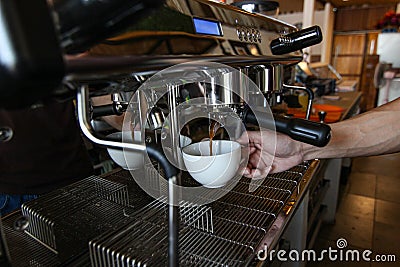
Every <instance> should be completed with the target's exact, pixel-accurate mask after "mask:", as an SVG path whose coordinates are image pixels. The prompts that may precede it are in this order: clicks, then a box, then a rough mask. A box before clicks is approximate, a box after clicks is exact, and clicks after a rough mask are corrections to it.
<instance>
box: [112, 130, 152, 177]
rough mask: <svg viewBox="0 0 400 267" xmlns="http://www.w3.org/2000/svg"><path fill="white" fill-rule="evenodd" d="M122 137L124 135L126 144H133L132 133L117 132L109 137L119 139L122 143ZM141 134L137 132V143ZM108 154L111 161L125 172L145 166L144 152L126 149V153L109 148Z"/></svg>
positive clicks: (135, 135)
mask: <svg viewBox="0 0 400 267" xmlns="http://www.w3.org/2000/svg"><path fill="white" fill-rule="evenodd" d="M122 135H124V141H125V142H132V141H133V139H132V134H131V132H128V131H127V132H123V133H122V132H116V133H112V134H110V135H108V137H111V138H117V139H118V140H121V141H122ZM140 137H141V132H139V131H137V132H136V131H135V132H134V138H135V140H137V141H140ZM107 152H108V154H109V155H110V157H111V159H112V160H113V161H114V162H115V163H116V164H118V165H119V166H121V167H122V168H124V169H125V170H134V169H137V168H140V167H143V166H144V152H140V151H133V150H132V151H131V150H128V149H125V151H124V150H123V149H122V148H121V149H118V148H107Z"/></svg>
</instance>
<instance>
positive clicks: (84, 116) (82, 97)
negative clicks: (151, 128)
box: [76, 85, 146, 151]
mask: <svg viewBox="0 0 400 267" xmlns="http://www.w3.org/2000/svg"><path fill="white" fill-rule="evenodd" d="M88 91H89V88H88V86H87V85H82V86H81V87H80V88H79V89H78V90H77V98H76V101H77V102H76V103H77V109H78V121H79V126H80V128H81V130H82V132H83V134H84V135H85V136H86V137H87V138H88V139H89V140H90V141H92V142H93V143H96V144H99V145H103V146H107V147H113V148H127V149H132V150H137V151H144V150H146V146H144V145H139V144H133V143H126V142H114V141H108V140H103V139H100V138H98V137H96V136H95V133H94V130H93V128H92V126H91V124H90V121H89V109H88V103H89V93H88Z"/></svg>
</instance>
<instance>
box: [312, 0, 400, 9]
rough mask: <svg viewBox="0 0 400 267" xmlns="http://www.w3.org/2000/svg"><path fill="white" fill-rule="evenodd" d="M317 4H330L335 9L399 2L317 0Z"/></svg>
mask: <svg viewBox="0 0 400 267" xmlns="http://www.w3.org/2000/svg"><path fill="white" fill-rule="evenodd" d="M317 1H319V2H322V3H325V2H331V3H332V5H333V6H335V7H339V8H340V7H348V6H363V5H369V6H374V5H396V4H397V3H399V2H400V1H399V0H348V1H343V0H326V1H325V0H317Z"/></svg>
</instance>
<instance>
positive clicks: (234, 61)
mask: <svg viewBox="0 0 400 267" xmlns="http://www.w3.org/2000/svg"><path fill="white" fill-rule="evenodd" d="M39 2H40V3H39V4H37V3H35V5H34V4H32V3H30V2H29V1H13V3H5V2H3V3H2V4H1V8H0V11H1V13H2V14H4V16H5V18H6V19H7V21H9V22H19V23H14V24H5V23H3V25H2V27H3V28H5V29H6V31H5V32H6V33H7V35H5V37H2V39H1V42H2V43H5V44H8V45H9V46H10V49H9V51H10V52H11V53H10V55H8V57H5V56H4V57H2V65H3V66H5V68H4V69H5V70H4V71H3V70H2V75H4V78H2V79H1V82H2V86H1V87H0V88H1V91H0V94H1V95H2V98H1V102H0V104H1V106H3V107H5V108H15V107H21V106H25V105H29V104H31V103H33V102H34V101H36V100H38V99H40V98H41V97H43V96H47V95H54V96H56V97H71V95H72V96H75V97H76V104H77V114H78V120H79V125H80V128H81V130H82V133H83V134H84V135H85V136H86V137H87V138H88V139H89V140H90V141H92V142H93V143H94V144H97V145H99V146H104V147H109V148H119V149H123V150H124V152H128V151H136V152H138V153H141V154H143V155H147V154H148V155H149V158H147V157H146V160H147V161H146V163H145V166H146V167H145V168H141V169H139V170H137V169H135V170H129V171H125V170H119V171H117V172H113V173H111V174H110V175H107V176H105V177H97V176H93V177H88V178H87V179H85V180H83V181H82V182H78V183H76V184H72V185H70V186H67V187H66V188H62V189H60V190H56V191H55V192H52V193H50V194H48V195H45V196H43V197H40V198H39V199H37V200H35V201H33V202H30V203H27V204H24V205H23V207H22V211H21V213H18V214H14V215H11V216H9V217H7V218H6V219H5V220H4V230H3V229H1V230H2V231H1V232H0V233H2V237H4V238H2V240H3V242H2V243H1V247H0V248H1V249H2V252H1V253H0V256H1V257H0V258H1V260H2V261H3V262H5V263H7V264H9V265H10V266H26V264H27V263H26V262H28V266H155V265H157V266H158V265H159V264H160V258H161V259H163V260H162V261H163V262H164V261H165V258H168V260H167V261H166V262H165V265H169V266H178V265H182V266H192V265H193V264H196V265H199V266H209V265H228V266H231V265H232V266H248V265H252V264H253V263H254V260H255V258H254V256H255V254H257V248H259V247H260V246H262V245H263V244H265V242H267V241H265V240H268V242H269V243H268V245H269V246H270V247H272V248H273V247H274V246H275V245H276V244H277V242H278V240H277V239H276V238H272V239H271V235H270V234H269V233H270V228H271V226H272V225H273V224H274V223H275V222H276V220H277V218H278V215H279V214H281V213H282V211H283V210H284V208H285V207H286V202H287V201H288V200H289V199H291V197H292V195H293V194H294V193H296V192H298V191H299V184H301V181H302V180H303V179H304V175H306V174H307V170H308V167H309V164H308V163H304V164H302V165H299V166H297V167H295V168H294V169H293V170H291V171H289V172H285V173H282V174H278V175H276V176H271V177H268V179H265V181H261V182H260V183H259V184H257V188H258V189H260V190H256V191H254V193H252V192H249V188H250V187H251V183H252V182H249V181H243V180H242V179H241V177H238V179H237V180H235V182H234V183H232V184H230V185H229V186H230V187H228V188H223V189H214V190H210V189H206V190H203V188H202V189H201V191H200V192H199V191H196V190H197V187H199V185H198V184H194V183H193V181H191V180H190V179H189V180H187V179H185V175H187V173H186V172H185V170H184V167H183V165H182V162H181V155H180V144H179V137H180V133H181V132H182V130H183V129H185V126H186V125H188V123H190V122H191V121H192V120H193V119H196V118H199V117H200V118H205V119H208V120H213V121H217V122H218V123H219V125H220V126H222V127H225V128H227V129H228V127H231V129H232V130H229V131H227V132H228V136H229V138H232V139H234V138H237V137H238V135H240V134H242V133H243V130H245V129H246V128H247V127H252V128H256V129H258V128H259V127H261V128H267V129H270V130H276V131H278V132H282V133H285V134H287V135H289V136H290V137H291V138H293V139H295V140H298V141H302V142H306V143H309V144H312V145H316V146H325V145H326V144H327V143H328V142H329V139H330V128H329V126H327V125H325V124H321V123H315V122H311V121H308V120H302V119H294V118H289V117H286V116H281V115H275V114H273V113H272V112H271V107H272V106H273V105H276V104H279V103H281V101H282V94H283V93H284V92H285V90H287V89H298V90H305V91H306V92H307V93H308V94H309V106H308V114H309V112H310V110H311V105H312V99H313V95H312V92H310V91H309V90H307V88H302V87H297V86H294V85H291V83H292V81H293V73H294V72H293V70H294V66H295V65H296V64H297V63H298V62H299V61H301V59H302V56H301V51H299V50H301V49H302V48H304V47H308V46H310V45H313V44H316V43H319V42H320V41H321V40H322V34H321V30H320V29H319V27H317V26H315V27H311V28H308V29H304V30H301V31H299V30H298V29H296V28H295V27H294V26H292V25H290V24H287V23H285V22H282V21H279V20H277V19H275V18H271V17H268V16H266V15H262V14H255V13H249V12H247V11H244V10H241V9H239V8H236V7H234V6H230V5H226V4H223V3H219V2H215V1H208V0H193V1H184V0H174V1H173V0H164V1H140V0H135V1H111V2H107V1H89V2H87V1H86V2H82V1H71V0H69V1H66V0H59V1H56V0H55V1H50V2H49V3H47V2H46V1H39ZM27 5H28V6H29V7H30V8H27ZM26 10H29V12H30V13H33V12H35V13H36V14H37V16H35V17H37V18H40V19H39V22H38V23H37V24H34V25H32V27H36V28H33V30H34V31H32V28H30V32H34V33H35V34H36V31H37V33H38V34H40V37H41V38H39V37H38V36H37V35H35V36H32V34H29V32H28V31H27V28H28V27H27V25H30V24H29V22H30V18H31V17H32V15H31V14H30V15H29V16H24V15H26V12H27V11H26ZM90 16H93V18H94V19H93V20H88V19H87V18H88V17H90ZM13 27H16V29H14V28H13ZM13 30H14V31H13ZM15 32H18V33H19V32H21V33H22V34H21V35H19V34H14V33H15ZM105 38H108V39H105ZM21 41H23V42H24V43H26V44H27V45H26V50H23V51H24V53H21V50H18V49H17V48H18V45H17V44H19V43H20V42H21ZM43 51H46V53H44V52H43ZM81 53H84V55H83V56H82V55H80V56H76V54H81ZM63 55H67V56H63ZM12 59H14V61H13V60H12ZM15 61H16V62H17V63H18V64H16V65H15V64H14V63H15ZM27 61H28V62H29V63H31V64H28V65H27V64H23V63H25V62H27ZM15 66H17V68H16V69H14V68H15ZM12 69H13V70H14V71H13V72H12V71H11V70H12ZM21 81H23V82H21ZM34 85H40V88H41V89H40V91H34V90H32V88H36V87H37V86H36V87H34ZM5 88H13V89H12V90H10V89H5ZM122 93H128V95H131V96H132V97H131V98H130V99H122V98H121V97H119V96H120V95H121V94H122ZM100 95H110V99H112V104H110V105H101V106H94V105H91V104H90V98H91V97H95V96H100ZM3 96H5V97H3ZM5 99H6V101H3V100H5ZM106 115H119V116H122V115H123V116H125V117H124V126H123V132H131V131H134V130H138V131H140V132H141V135H140V136H141V137H140V138H139V140H136V142H129V141H127V140H126V139H124V137H122V142H121V140H114V139H112V138H107V137H106V136H104V135H103V134H102V133H101V132H98V131H96V129H94V128H93V120H95V119H96V118H98V117H101V116H106ZM232 122H235V123H232ZM122 136H124V135H122ZM0 137H1V135H0ZM192 137H193V136H192ZM132 177H133V179H132ZM136 177H138V179H136ZM182 186H185V189H184V190H182ZM144 191H145V192H144ZM250 191H251V190H250ZM149 195H150V196H151V197H152V198H149ZM154 199H155V200H154ZM236 202H237V203H239V202H240V204H236ZM285 212H286V211H285ZM239 214H241V215H240V216H239ZM287 214H290V211H288V212H287ZM18 215H22V216H18ZM16 225H17V226H18V227H16ZM16 228H18V229H16ZM4 240H6V241H7V242H4ZM18 244H22V245H18ZM21 246H22V247H24V248H25V249H24V248H22V249H21ZM226 248H229V249H227V250H226V255H224V256H221V254H222V251H223V250H225V249H226ZM3 259H4V260H3ZM0 262H1V261H0Z"/></svg>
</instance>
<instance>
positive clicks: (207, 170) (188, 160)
mask: <svg viewBox="0 0 400 267" xmlns="http://www.w3.org/2000/svg"><path fill="white" fill-rule="evenodd" d="M212 150H213V155H212V156H210V141H202V142H199V143H194V144H191V145H188V146H186V147H184V148H183V149H182V155H183V161H184V163H185V166H186V169H187V171H188V172H189V173H190V175H191V176H192V177H193V178H194V179H195V180H196V181H197V182H199V183H201V184H202V185H203V186H204V187H207V188H219V187H222V186H224V185H225V184H226V183H228V181H229V180H231V179H232V178H233V177H235V175H236V173H237V170H238V168H239V164H240V158H241V147H240V144H239V143H237V142H235V141H229V140H213V141H212Z"/></svg>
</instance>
